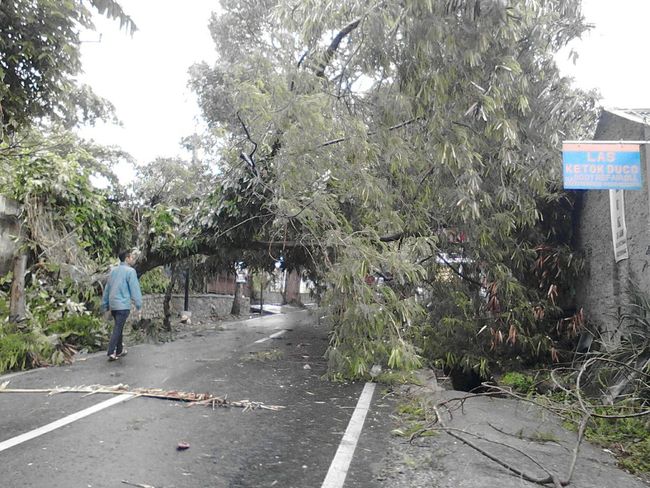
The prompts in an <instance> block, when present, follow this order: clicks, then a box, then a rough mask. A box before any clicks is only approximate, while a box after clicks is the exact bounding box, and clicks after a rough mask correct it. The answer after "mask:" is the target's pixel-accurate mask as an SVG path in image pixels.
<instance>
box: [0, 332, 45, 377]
mask: <svg viewBox="0 0 650 488" xmlns="http://www.w3.org/2000/svg"><path fill="white" fill-rule="evenodd" d="M52 351H53V347H52V346H51V344H49V343H48V342H47V341H43V340H41V339H40V338H39V337H37V336H36V335H35V334H32V333H31V332H27V333H24V332H10V333H6V332H5V331H3V330H1V329H0V373H3V372H5V371H13V370H21V369H26V368H31V367H35V366H40V365H42V364H44V361H43V360H42V358H43V357H47V356H50V355H51V354H52Z"/></svg>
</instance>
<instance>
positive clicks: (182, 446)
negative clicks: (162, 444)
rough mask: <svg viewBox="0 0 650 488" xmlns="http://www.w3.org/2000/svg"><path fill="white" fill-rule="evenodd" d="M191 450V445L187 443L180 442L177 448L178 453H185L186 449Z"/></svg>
mask: <svg viewBox="0 0 650 488" xmlns="http://www.w3.org/2000/svg"><path fill="white" fill-rule="evenodd" d="M189 448H190V443H189V442H185V441H180V442H179V443H178V445H177V446H176V450H177V451H184V450H185V449H189Z"/></svg>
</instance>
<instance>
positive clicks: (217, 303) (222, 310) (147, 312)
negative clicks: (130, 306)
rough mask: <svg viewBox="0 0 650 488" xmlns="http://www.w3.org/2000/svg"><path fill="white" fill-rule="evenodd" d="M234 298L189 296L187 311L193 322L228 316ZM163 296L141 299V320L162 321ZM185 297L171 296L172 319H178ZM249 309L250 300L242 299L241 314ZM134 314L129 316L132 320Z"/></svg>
mask: <svg viewBox="0 0 650 488" xmlns="http://www.w3.org/2000/svg"><path fill="white" fill-rule="evenodd" d="M233 299H234V297H233V296H230V295H213V294H201V295H190V296H189V307H188V308H189V309H190V312H192V321H193V322H197V321H199V322H207V321H210V320H215V319H218V318H222V317H227V316H229V315H230V309H231V307H232V301H233ZM164 300H165V295H162V294H161V295H153V294H152V295H145V296H144V297H143V298H142V318H145V319H162V318H163V302H164ZM184 301H185V295H182V294H178V295H172V300H171V310H172V318H176V317H179V316H180V314H181V312H182V311H183V305H184ZM249 309H250V300H249V299H248V298H247V297H242V301H241V312H242V314H247V313H248V311H249ZM134 316H135V314H132V315H131V318H132V319H133V318H134Z"/></svg>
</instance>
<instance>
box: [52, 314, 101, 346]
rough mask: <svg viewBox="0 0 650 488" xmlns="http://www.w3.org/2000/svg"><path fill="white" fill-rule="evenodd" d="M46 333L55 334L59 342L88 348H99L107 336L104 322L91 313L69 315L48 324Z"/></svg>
mask: <svg viewBox="0 0 650 488" xmlns="http://www.w3.org/2000/svg"><path fill="white" fill-rule="evenodd" d="M45 333H46V334H47V335H56V336H57V338H58V339H59V341H60V342H61V343H64V344H68V345H71V346H73V347H78V348H88V349H90V350H97V349H100V348H101V347H102V346H103V345H104V344H105V343H106V339H107V337H108V329H107V327H106V323H105V322H103V321H102V320H101V319H100V318H98V317H95V316H92V315H71V316H67V317H64V318H62V319H60V320H57V321H56V322H54V323H52V324H51V325H49V326H48V327H47V329H46V331H45Z"/></svg>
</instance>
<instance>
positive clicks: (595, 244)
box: [575, 111, 650, 340]
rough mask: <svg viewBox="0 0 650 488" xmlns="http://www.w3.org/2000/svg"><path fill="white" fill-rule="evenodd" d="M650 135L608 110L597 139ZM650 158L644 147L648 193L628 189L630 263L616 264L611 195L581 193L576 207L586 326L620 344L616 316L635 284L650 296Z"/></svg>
mask: <svg viewBox="0 0 650 488" xmlns="http://www.w3.org/2000/svg"><path fill="white" fill-rule="evenodd" d="M649 135H650V131H649V130H648V127H647V126H646V125H644V124H642V123H638V122H634V121H632V120H628V119H627V118H624V117H621V116H619V115H615V114H613V113H610V112H607V111H603V114H602V116H601V119H600V121H599V124H598V128H597V130H596V135H595V137H594V140H603V141H619V140H620V141H645V140H648V136H649ZM648 156H649V154H648V151H647V150H646V149H645V146H643V145H642V146H641V171H642V173H643V180H644V189H643V190H641V191H632V190H626V191H625V192H624V200H625V221H626V224H627V239H628V240H627V245H628V253H629V259H624V260H622V261H619V262H618V263H616V262H615V260H614V245H613V241H612V229H611V221H610V209H609V191H608V190H581V191H580V195H579V199H578V202H577V205H576V215H575V222H576V223H577V247H578V250H580V251H582V253H584V256H585V273H584V276H583V279H582V281H581V282H580V284H579V287H578V290H577V305H578V307H583V309H584V312H585V317H586V319H587V321H588V322H589V323H590V324H592V325H595V326H597V327H598V329H599V330H600V331H602V332H604V333H605V337H604V338H605V339H610V340H615V339H616V334H615V331H616V328H617V322H616V317H615V316H616V313H617V311H618V310H620V308H621V307H622V306H624V304H625V303H626V302H627V293H626V292H627V289H628V283H629V281H630V280H632V281H633V282H634V283H636V284H638V285H640V286H641V288H642V289H643V290H645V291H646V292H650V231H649V224H650V220H649V218H648V217H649V213H650V202H649V200H648V182H649V181H648V180H649V179H648V174H649V173H648V169H649V160H648V159H649V158H648Z"/></svg>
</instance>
